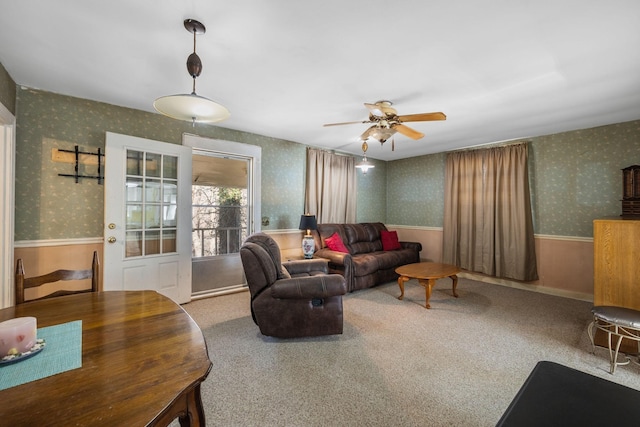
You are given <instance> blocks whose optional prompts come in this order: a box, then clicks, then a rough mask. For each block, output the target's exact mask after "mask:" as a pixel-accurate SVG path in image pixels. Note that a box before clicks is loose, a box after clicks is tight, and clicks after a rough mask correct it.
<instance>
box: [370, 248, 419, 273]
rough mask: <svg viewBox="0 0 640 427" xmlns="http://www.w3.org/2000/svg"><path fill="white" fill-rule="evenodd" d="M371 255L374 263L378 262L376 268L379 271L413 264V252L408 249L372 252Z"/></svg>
mask: <svg viewBox="0 0 640 427" xmlns="http://www.w3.org/2000/svg"><path fill="white" fill-rule="evenodd" d="M371 255H375V257H376V261H377V262H378V268H380V269H389V268H394V269H395V268H396V267H400V266H401V265H404V264H410V263H413V262H415V252H413V251H412V250H410V249H399V250H395V251H380V252H374V253H372V254H371Z"/></svg>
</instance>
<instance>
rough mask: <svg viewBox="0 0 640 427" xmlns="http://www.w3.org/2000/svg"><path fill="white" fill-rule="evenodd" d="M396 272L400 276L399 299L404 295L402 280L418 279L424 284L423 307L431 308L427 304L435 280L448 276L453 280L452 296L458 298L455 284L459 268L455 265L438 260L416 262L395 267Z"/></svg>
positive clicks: (456, 283) (456, 284)
mask: <svg viewBox="0 0 640 427" xmlns="http://www.w3.org/2000/svg"><path fill="white" fill-rule="evenodd" d="M396 273H398V274H399V275H400V277H398V286H400V296H399V297H398V299H399V300H401V299H402V298H403V297H404V282H406V281H407V280H411V279H418V283H420V284H421V285H422V286H424V289H425V294H426V298H427V301H426V303H425V308H431V305H430V304H429V299H430V298H431V290H432V289H433V286H434V285H435V284H436V280H438V279H442V278H443V277H450V278H451V280H453V296H454V297H456V298H458V293H457V292H456V286H458V276H457V274H458V273H460V268H458V267H456V266H455V265H450V264H441V263H439V262H417V263H415V264H407V265H403V266H402V267H398V268H396Z"/></svg>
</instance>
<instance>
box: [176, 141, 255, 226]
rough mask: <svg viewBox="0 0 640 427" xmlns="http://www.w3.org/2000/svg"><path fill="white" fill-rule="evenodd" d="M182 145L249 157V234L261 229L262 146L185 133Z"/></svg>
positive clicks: (222, 153)
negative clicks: (250, 188)
mask: <svg viewBox="0 0 640 427" xmlns="http://www.w3.org/2000/svg"><path fill="white" fill-rule="evenodd" d="M182 145H184V146H187V147H191V148H192V149H194V150H205V151H211V152H214V153H216V154H219V155H225V154H226V155H229V156H242V157H249V158H251V159H252V161H251V186H252V188H253V191H252V192H251V195H250V200H248V201H247V203H248V205H249V210H250V212H251V226H250V228H249V234H252V233H257V232H259V231H260V230H261V228H260V227H261V224H262V223H261V222H260V218H261V214H262V211H261V191H260V189H261V186H260V185H261V182H262V179H260V176H261V172H262V147H259V146H257V145H251V144H244V143H241V142H233V141H225V140H222V139H213V138H206V137H203V136H198V135H192V134H188V133H185V134H183V135H182Z"/></svg>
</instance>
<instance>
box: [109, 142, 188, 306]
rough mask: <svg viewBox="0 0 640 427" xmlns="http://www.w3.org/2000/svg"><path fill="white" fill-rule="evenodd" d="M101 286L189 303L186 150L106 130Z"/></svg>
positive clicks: (178, 146)
mask: <svg viewBox="0 0 640 427" xmlns="http://www.w3.org/2000/svg"><path fill="white" fill-rule="evenodd" d="M105 159H106V160H105V188H104V195H105V214H104V218H105V220H104V221H105V231H104V233H105V234H104V235H105V243H104V268H103V270H104V277H103V288H104V290H106V291H109V290H140V289H153V290H157V291H158V292H160V293H161V294H163V295H166V296H167V297H169V298H171V299H172V300H174V301H175V302H177V303H186V302H189V301H190V300H191V148H190V147H185V146H182V145H176V144H168V143H164V142H159V141H151V140H148V139H143V138H137V137H133V136H128V135H120V134H116V133H111V132H107V138H106V146H105Z"/></svg>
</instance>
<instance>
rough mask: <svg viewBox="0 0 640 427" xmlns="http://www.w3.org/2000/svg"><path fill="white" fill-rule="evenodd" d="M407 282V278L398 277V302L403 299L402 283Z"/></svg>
mask: <svg viewBox="0 0 640 427" xmlns="http://www.w3.org/2000/svg"><path fill="white" fill-rule="evenodd" d="M407 280H409V278H408V277H407V276H400V277H398V286H400V296H399V297H398V299H399V300H402V298H404V282H406V281H407Z"/></svg>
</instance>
